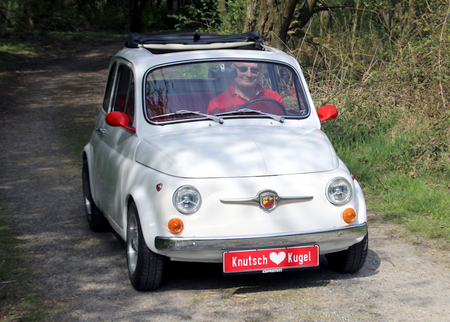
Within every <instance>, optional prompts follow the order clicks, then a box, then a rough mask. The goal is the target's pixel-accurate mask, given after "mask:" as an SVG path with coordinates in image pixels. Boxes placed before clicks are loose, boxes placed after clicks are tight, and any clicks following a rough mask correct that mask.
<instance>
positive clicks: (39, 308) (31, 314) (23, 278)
mask: <svg viewBox="0 0 450 322" xmlns="http://www.w3.org/2000/svg"><path fill="white" fill-rule="evenodd" d="M12 231H13V229H11V227H10V226H9V225H8V224H7V222H6V218H5V215H4V214H3V213H1V212H0V320H2V321H43V320H44V317H45V315H46V304H45V302H44V300H43V298H42V297H41V296H40V291H39V287H40V286H39V285H38V284H36V283H34V282H33V274H32V272H31V271H30V269H29V268H28V267H29V266H28V264H27V256H26V254H24V253H22V252H21V251H20V242H19V240H18V239H17V238H16V237H15V236H14V235H13V232H12Z"/></svg>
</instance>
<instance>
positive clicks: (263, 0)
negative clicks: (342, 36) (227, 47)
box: [244, 0, 342, 49]
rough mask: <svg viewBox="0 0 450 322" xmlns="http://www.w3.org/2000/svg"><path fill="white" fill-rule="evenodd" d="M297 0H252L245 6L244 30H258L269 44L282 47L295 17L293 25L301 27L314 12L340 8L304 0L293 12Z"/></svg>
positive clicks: (318, 1)
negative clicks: (296, 12) (245, 21)
mask: <svg viewBox="0 0 450 322" xmlns="http://www.w3.org/2000/svg"><path fill="white" fill-rule="evenodd" d="M297 6H298V0H252V1H251V3H250V4H249V5H248V7H247V14H246V20H247V23H246V25H245V27H244V32H246V31H250V30H255V29H257V30H259V32H260V33H261V35H262V36H263V38H264V40H265V41H266V42H267V43H269V44H270V45H272V46H274V47H276V48H279V49H284V48H285V46H286V39H287V34H288V30H289V27H290V26H291V22H292V20H293V19H295V21H296V23H295V25H294V26H295V27H296V28H300V29H301V28H303V27H305V26H306V25H307V24H308V22H309V21H310V20H311V18H312V17H313V15H314V14H316V13H319V12H321V11H329V10H336V9H339V10H340V9H342V7H329V6H327V5H325V4H324V3H323V1H320V0H304V1H303V5H302V6H301V7H300V9H299V10H298V14H297V15H294V14H295V11H296V10H295V9H296V7H297Z"/></svg>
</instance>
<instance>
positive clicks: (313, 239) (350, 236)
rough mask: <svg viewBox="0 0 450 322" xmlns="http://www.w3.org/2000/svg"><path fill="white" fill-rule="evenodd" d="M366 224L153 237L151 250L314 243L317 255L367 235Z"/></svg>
mask: <svg viewBox="0 0 450 322" xmlns="http://www.w3.org/2000/svg"><path fill="white" fill-rule="evenodd" d="M367 231H368V228H367V223H362V224H358V225H353V226H345V227H340V228H333V229H328V230H326V231H313V232H305V233H291V234H277V235H265V236H243V237H217V238H215V237H197V238H189V237H163V236H157V237H156V238H155V248H156V249H157V250H159V251H162V252H165V253H167V252H169V253H170V252H171V251H175V252H180V251H181V252H183V251H187V252H191V251H229V250H239V249H260V248H275V247H290V246H300V245H311V244H317V245H319V247H320V254H326V253H331V252H336V251H340V250H345V249H347V248H348V247H350V246H352V245H354V244H356V243H358V242H359V241H361V240H362V239H363V238H364V236H366V235H367Z"/></svg>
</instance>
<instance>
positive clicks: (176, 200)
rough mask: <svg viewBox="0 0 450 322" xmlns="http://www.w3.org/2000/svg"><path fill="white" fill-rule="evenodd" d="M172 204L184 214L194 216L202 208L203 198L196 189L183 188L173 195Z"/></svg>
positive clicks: (190, 187)
mask: <svg viewBox="0 0 450 322" xmlns="http://www.w3.org/2000/svg"><path fill="white" fill-rule="evenodd" d="M172 202H173V205H174V206H175V208H176V209H177V210H178V211H179V212H181V213H182V214H193V213H194V212H196V211H197V210H198V209H199V208H200V206H201V203H202V197H201V196H200V193H199V192H198V190H197V189H195V188H194V187H192V186H182V187H180V188H178V189H177V191H175V193H174V194H173V198H172Z"/></svg>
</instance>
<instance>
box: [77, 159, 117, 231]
mask: <svg viewBox="0 0 450 322" xmlns="http://www.w3.org/2000/svg"><path fill="white" fill-rule="evenodd" d="M82 179H83V197H84V209H85V211H86V218H87V221H88V224H89V228H90V229H91V230H92V231H95V232H103V231H109V230H110V225H109V223H108V220H106V218H105V216H103V214H102V212H101V211H100V209H98V207H97V205H96V204H95V202H94V200H93V199H92V194H91V185H90V182H89V168H88V163H87V160H86V159H84V160H83V174H82Z"/></svg>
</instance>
